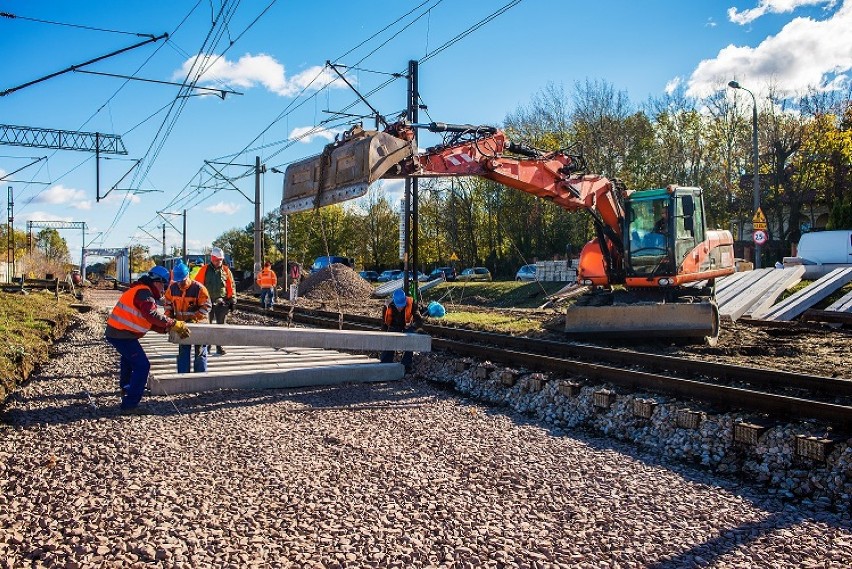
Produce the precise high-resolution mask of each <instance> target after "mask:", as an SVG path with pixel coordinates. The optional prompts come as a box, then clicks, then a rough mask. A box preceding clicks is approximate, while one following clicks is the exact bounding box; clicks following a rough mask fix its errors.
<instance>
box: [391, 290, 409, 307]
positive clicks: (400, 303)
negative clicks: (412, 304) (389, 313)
mask: <svg viewBox="0 0 852 569" xmlns="http://www.w3.org/2000/svg"><path fill="white" fill-rule="evenodd" d="M393 304H394V306H396V307H397V308H405V306H406V305H407V304H408V298H407V297H406V296H405V291H404V290H402V289H401V288H398V289H396V290H395V291H393Z"/></svg>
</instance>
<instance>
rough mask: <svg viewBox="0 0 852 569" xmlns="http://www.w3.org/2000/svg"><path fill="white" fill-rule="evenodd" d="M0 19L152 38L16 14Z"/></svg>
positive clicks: (150, 35) (6, 15)
mask: <svg viewBox="0 0 852 569" xmlns="http://www.w3.org/2000/svg"><path fill="white" fill-rule="evenodd" d="M0 17H2V18H9V19H10V20H26V21H28V22H37V23H39V24H51V25H54V26H66V27H69V28H78V29H81V30H90V31H93V32H108V33H112V34H124V35H128V36H137V37H140V38H153V37H154V36H153V35H152V34H140V33H137V32H124V31H121V30H110V29H107V28H96V27H94V26H84V25H82V24H69V23H66V22H53V21H51V20H41V19H39V18H28V17H27V16H18V15H17V14H10V13H9V12H0Z"/></svg>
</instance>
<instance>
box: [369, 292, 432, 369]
mask: <svg viewBox="0 0 852 569" xmlns="http://www.w3.org/2000/svg"><path fill="white" fill-rule="evenodd" d="M382 320H383V325H382V330H385V331H388V332H408V333H411V332H414V331H415V330H416V329H417V328H420V326H422V325H423V319H422V318H421V317H420V313H419V312H418V311H417V309H416V307H415V306H414V299H413V298H411V297H410V296H408V295H406V294H405V291H403V290H402V289H401V288H398V289H396V290H395V291H394V293H393V297H392V298H391V301H390V302H388V304H387V306H385V312H384V316H383V317H382ZM412 357H413V354H412V353H411V352H403V354H402V361H401V362H400V363H401V364H402V365H404V366H405V373H409V372H411V369H412V361H411V360H412ZM393 358H394V352H392V351H390V350H389V351H385V352H382V355H381V359H380V361H381V362H382V363H383V364H389V363H393Z"/></svg>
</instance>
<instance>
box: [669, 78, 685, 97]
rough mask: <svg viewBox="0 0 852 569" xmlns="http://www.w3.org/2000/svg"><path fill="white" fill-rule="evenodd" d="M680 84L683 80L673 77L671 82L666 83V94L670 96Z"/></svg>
mask: <svg viewBox="0 0 852 569" xmlns="http://www.w3.org/2000/svg"><path fill="white" fill-rule="evenodd" d="M681 83H683V79H682V78H680V77H675V78H674V79H672V80H671V81H669V82H668V83H666V88H665V91H666V93H667V94H669V95H671V94H672V93H674V92H675V91H676V90H677V88H678V87H680V84H681Z"/></svg>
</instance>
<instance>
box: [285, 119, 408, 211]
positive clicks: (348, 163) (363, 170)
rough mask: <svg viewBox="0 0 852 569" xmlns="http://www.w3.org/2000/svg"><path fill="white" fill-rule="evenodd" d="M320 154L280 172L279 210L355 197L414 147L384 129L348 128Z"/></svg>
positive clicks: (333, 202)
mask: <svg viewBox="0 0 852 569" xmlns="http://www.w3.org/2000/svg"><path fill="white" fill-rule="evenodd" d="M347 136H348V138H347V139H345V140H344V141H342V142H336V143H332V144H329V145H328V146H326V147H325V150H324V151H323V153H322V154H318V155H316V156H312V157H310V158H306V159H304V160H301V161H299V162H294V163H293V164H290V165H289V166H288V167H287V170H286V172H285V173H284V197H283V199H282V200H281V213H285V214H286V213H298V212H300V211H307V210H310V209H313V208H315V207H323V206H327V205H332V204H336V203H340V202H344V201H347V200H351V199H355V198H358V197H361V196H363V195H364V194H365V193H367V188H368V187H369V186H370V184H372V183H373V182H375V181H376V180H379V179H381V177H382V176H383V175H385V174H386V173H387V172H388V171H389V170H391V169H393V168H394V167H395V166H396V165H398V164H399V163H400V162H402V161H403V160H405V159H406V158H409V157H411V156H413V155H414V147H413V145H412V143H411V142H407V141H405V140H402V139H400V138H397V137H395V136H392V135H390V134H387V133H385V132H378V131H365V130H358V131H354V132H353V131H350V132H349V133H347Z"/></svg>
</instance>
